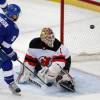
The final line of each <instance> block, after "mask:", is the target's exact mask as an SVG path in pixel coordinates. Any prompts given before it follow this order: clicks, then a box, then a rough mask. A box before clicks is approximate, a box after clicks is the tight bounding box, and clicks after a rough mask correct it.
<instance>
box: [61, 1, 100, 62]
mask: <svg viewBox="0 0 100 100" xmlns="http://www.w3.org/2000/svg"><path fill="white" fill-rule="evenodd" d="M60 3H61V4H60V8H61V9H60V41H61V42H62V43H63V44H64V45H65V44H66V45H65V46H66V47H68V48H69V51H70V52H71V54H72V60H73V61H89V60H90V61H91V60H96V61H97V60H100V30H99V28H100V27H99V22H98V21H100V19H99V18H100V14H99V13H97V12H93V11H90V10H87V9H81V8H78V7H75V6H73V5H71V3H70V0H60ZM91 24H95V28H94V29H90V25H91Z"/></svg>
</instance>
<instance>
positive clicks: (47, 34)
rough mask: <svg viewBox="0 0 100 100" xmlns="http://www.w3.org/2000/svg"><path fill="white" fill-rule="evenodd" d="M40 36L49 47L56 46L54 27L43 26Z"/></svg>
mask: <svg viewBox="0 0 100 100" xmlns="http://www.w3.org/2000/svg"><path fill="white" fill-rule="evenodd" d="M40 38H41V40H42V41H43V42H44V43H45V44H46V45H48V46H49V47H53V46H54V41H55V37H54V33H53V31H52V29H50V28H43V29H42V31H41V34H40Z"/></svg>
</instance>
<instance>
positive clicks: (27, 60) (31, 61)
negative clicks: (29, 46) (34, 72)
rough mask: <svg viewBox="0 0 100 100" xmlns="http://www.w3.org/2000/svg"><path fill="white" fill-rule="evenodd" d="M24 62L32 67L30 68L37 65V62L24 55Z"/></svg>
mask: <svg viewBox="0 0 100 100" xmlns="http://www.w3.org/2000/svg"><path fill="white" fill-rule="evenodd" d="M24 62H28V63H29V65H32V66H36V65H37V64H38V60H37V59H36V58H33V57H32V56H30V55H28V54H26V56H25V60H24Z"/></svg>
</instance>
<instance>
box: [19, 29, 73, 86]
mask: <svg viewBox="0 0 100 100" xmlns="http://www.w3.org/2000/svg"><path fill="white" fill-rule="evenodd" d="M24 64H25V65H26V66H27V67H28V68H29V69H30V70H32V71H34V73H36V74H37V75H38V77H40V78H41V79H42V80H43V81H44V82H45V83H48V82H51V83H54V82H55V81H56V82H57V83H59V84H60V83H62V82H65V81H70V82H72V80H73V79H72V77H70V75H69V74H68V73H69V71H70V66H71V55H70V53H69V51H68V49H67V48H66V47H64V45H63V44H61V42H60V41H59V40H57V39H56V38H55V36H54V32H53V31H52V29H50V28H43V29H42V31H41V34H40V37H38V38H34V39H33V40H31V42H30V44H29V48H28V51H27V54H26V56H25V60H24ZM62 69H63V70H64V71H65V73H63V72H62ZM21 72H22V73H21V75H20V77H19V83H28V82H29V79H30V77H33V75H32V73H31V72H30V71H29V70H27V69H26V68H24V69H22V70H21ZM59 77H60V78H59ZM64 84H65V83H64Z"/></svg>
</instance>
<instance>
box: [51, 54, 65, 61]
mask: <svg viewBox="0 0 100 100" xmlns="http://www.w3.org/2000/svg"><path fill="white" fill-rule="evenodd" d="M56 61H59V62H66V60H65V56H64V55H57V56H53V60H52V62H56Z"/></svg>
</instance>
